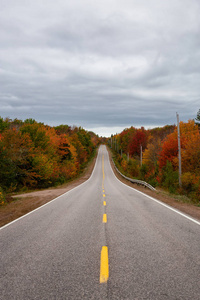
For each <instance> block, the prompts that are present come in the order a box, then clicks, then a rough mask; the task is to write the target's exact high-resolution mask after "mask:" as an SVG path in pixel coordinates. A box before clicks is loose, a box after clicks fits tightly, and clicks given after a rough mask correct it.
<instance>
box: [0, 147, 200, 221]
mask: <svg viewBox="0 0 200 300" xmlns="http://www.w3.org/2000/svg"><path fill="white" fill-rule="evenodd" d="M108 151H109V149H108ZM109 155H110V158H111V153H110V151H109ZM95 162H96V157H95V158H94V159H93V160H92V161H91V162H90V163H89V165H88V166H87V167H86V169H85V170H84V172H83V173H82V174H81V176H80V177H79V178H77V179H75V180H73V181H71V182H68V183H66V184H64V185H62V186H59V187H56V188H49V189H45V190H40V191H34V192H30V193H25V194H18V195H13V196H12V198H14V201H12V202H10V203H8V204H6V205H5V206H1V207H0V226H3V225H5V224H7V223H9V222H11V221H13V220H15V219H17V218H19V217H21V216H23V215H25V214H26V213H28V212H30V211H32V210H34V209H36V208H37V207H39V206H42V205H44V204H45V203H47V202H49V201H51V200H53V199H55V198H56V197H59V196H60V195H62V194H64V193H66V192H68V191H69V190H71V189H73V188H75V187H76V186H78V185H80V184H81V183H83V182H85V181H86V180H88V179H89V177H90V176H91V174H92V171H93V168H94V165H95ZM111 166H112V169H113V171H114V173H115V175H116V177H117V178H118V179H119V180H121V181H122V182H123V183H125V184H127V185H129V186H131V187H133V188H135V189H137V190H139V191H141V192H143V193H145V194H147V195H149V196H151V197H154V198H156V199H158V200H160V201H162V202H164V203H166V204H168V205H170V206H172V207H174V208H176V209H178V210H180V211H182V212H184V213H186V214H188V215H190V216H192V217H193V218H195V219H197V220H200V207H197V206H195V205H192V204H188V203H182V202H179V201H177V200H176V199H174V198H173V197H172V196H171V195H168V194H165V193H164V192H163V191H162V190H158V191H156V192H154V191H151V190H149V189H147V188H145V187H142V186H138V185H137V184H133V183H131V182H129V181H128V180H126V179H124V178H123V177H122V176H120V174H119V173H118V172H117V171H116V169H115V167H114V165H113V163H112V160H111Z"/></svg>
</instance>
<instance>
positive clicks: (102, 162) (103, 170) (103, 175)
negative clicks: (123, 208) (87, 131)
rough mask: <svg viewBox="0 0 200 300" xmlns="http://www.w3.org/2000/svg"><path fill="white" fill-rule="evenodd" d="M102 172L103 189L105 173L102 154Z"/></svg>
mask: <svg viewBox="0 0 200 300" xmlns="http://www.w3.org/2000/svg"><path fill="white" fill-rule="evenodd" d="M102 173H103V180H102V189H103V190H104V179H105V173H104V155H103V156H102Z"/></svg>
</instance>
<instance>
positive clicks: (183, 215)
mask: <svg viewBox="0 0 200 300" xmlns="http://www.w3.org/2000/svg"><path fill="white" fill-rule="evenodd" d="M108 158H109V156H108ZM109 164H110V167H111V163H110V158H109ZM111 170H112V172H113V174H114V176H115V178H116V179H117V180H118V181H119V182H120V183H121V184H123V185H125V186H126V187H128V188H130V189H132V190H134V191H136V192H137V193H139V194H142V195H143V196H146V197H147V198H149V199H151V200H152V201H155V202H157V203H158V204H160V205H162V206H164V207H166V208H168V209H170V210H172V211H174V212H175V213H177V214H179V215H181V216H182V217H184V218H186V219H188V220H190V221H192V222H194V223H196V224H197V225H200V222H199V221H197V220H195V219H193V218H192V217H190V216H188V215H186V214H184V213H182V212H181V211H179V210H177V209H175V208H173V207H172V206H170V205H167V204H165V203H163V202H161V201H160V200H157V199H155V198H153V197H151V196H149V195H146V194H145V193H143V192H141V191H138V190H136V189H134V188H133V187H131V186H129V185H126V184H125V183H123V182H122V181H121V180H119V179H118V178H117V176H116V175H115V173H114V171H113V169H112V167H111Z"/></svg>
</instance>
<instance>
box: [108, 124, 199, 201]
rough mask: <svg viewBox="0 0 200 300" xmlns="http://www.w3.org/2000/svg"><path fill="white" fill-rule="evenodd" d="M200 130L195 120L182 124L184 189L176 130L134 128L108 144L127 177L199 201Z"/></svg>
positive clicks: (173, 127) (117, 136)
mask: <svg viewBox="0 0 200 300" xmlns="http://www.w3.org/2000/svg"><path fill="white" fill-rule="evenodd" d="M199 130H200V128H199V127H198V125H197V124H195V121H194V120H189V121H188V122H187V123H184V122H180V135H181V154H182V155H181V156H182V176H181V181H182V187H180V186H179V173H178V134H177V127H176V126H175V125H174V126H164V127H162V128H154V129H150V130H145V129H144V128H143V127H142V128H140V129H136V128H134V127H131V128H129V129H125V130H123V131H122V132H121V133H120V134H117V135H114V136H112V137H111V139H110V140H109V145H110V146H111V147H112V149H113V151H114V153H115V160H116V163H117V165H118V167H119V169H120V170H121V171H122V172H123V173H124V174H126V175H127V176H128V177H132V178H137V179H140V180H144V181H147V182H148V183H150V184H151V185H152V186H154V187H156V186H160V187H163V188H166V189H168V190H169V191H170V192H172V193H180V194H186V195H187V196H189V197H190V198H191V199H193V201H194V202H198V201H199V200H200V133H199Z"/></svg>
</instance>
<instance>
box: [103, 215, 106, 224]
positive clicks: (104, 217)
mask: <svg viewBox="0 0 200 300" xmlns="http://www.w3.org/2000/svg"><path fill="white" fill-rule="evenodd" d="M103 223H107V215H106V214H103Z"/></svg>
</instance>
